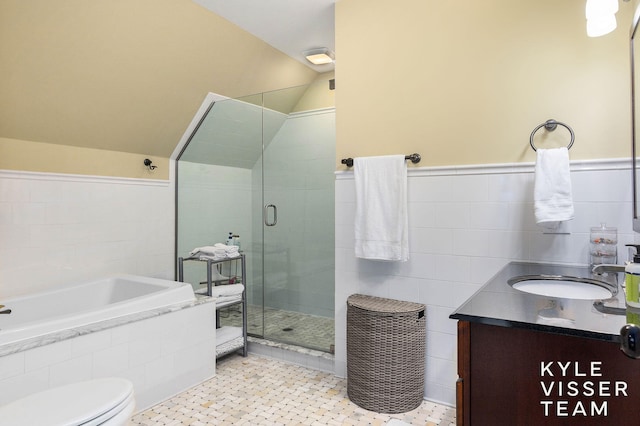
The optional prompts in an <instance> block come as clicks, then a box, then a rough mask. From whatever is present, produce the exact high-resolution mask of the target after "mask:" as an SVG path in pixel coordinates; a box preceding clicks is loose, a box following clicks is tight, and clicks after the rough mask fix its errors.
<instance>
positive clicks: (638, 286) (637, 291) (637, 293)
mask: <svg viewBox="0 0 640 426" xmlns="http://www.w3.org/2000/svg"><path fill="white" fill-rule="evenodd" d="M626 246H627V247H634V248H635V250H636V252H635V254H634V255H633V260H632V261H631V262H629V263H627V266H625V268H624V284H625V287H626V293H627V295H626V301H627V306H630V307H631V308H635V309H640V244H626Z"/></svg>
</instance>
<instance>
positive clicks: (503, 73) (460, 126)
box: [336, 0, 634, 169]
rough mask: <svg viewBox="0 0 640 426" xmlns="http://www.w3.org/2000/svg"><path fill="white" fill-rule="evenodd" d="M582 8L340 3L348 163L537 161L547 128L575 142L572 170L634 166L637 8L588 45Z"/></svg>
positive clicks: (559, 140) (624, 10) (373, 0)
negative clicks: (598, 164) (592, 163)
mask: <svg viewBox="0 0 640 426" xmlns="http://www.w3.org/2000/svg"><path fill="white" fill-rule="evenodd" d="M584 7H585V0H563V1H557V0H485V1H474V0H457V1H442V0H398V1H395V0H338V2H337V3H336V52H337V53H336V81H337V94H336V111H337V135H336V137H337V161H338V163H339V160H340V158H344V157H354V156H368V155H386V154H398V153H404V154H409V153H412V152H419V153H421V154H422V158H423V160H422V162H421V163H420V164H419V165H420V166H439V165H463V164H483V163H509V162H527V161H534V159H535V153H534V152H533V150H532V149H531V148H530V147H529V136H530V134H531V131H532V130H533V129H534V128H535V127H536V126H537V125H538V124H540V123H542V122H544V121H545V120H547V119H549V118H554V119H556V120H559V121H562V122H565V123H567V124H568V125H570V126H571V127H572V128H573V130H574V131H575V134H576V141H575V145H574V146H573V148H572V149H571V152H570V156H571V158H572V159H589V158H619V157H628V156H630V106H629V104H630V98H629V96H630V95H629V53H628V41H627V39H628V29H629V26H630V23H631V18H632V16H633V9H634V7H633V5H632V3H626V2H620V11H619V12H618V15H617V17H618V29H617V30H616V31H615V32H614V33H611V34H609V35H606V36H604V37H600V38H588V37H587V35H586V30H585V18H584ZM537 135H542V133H539V134H537ZM549 136H551V137H548V138H546V140H545V138H541V139H538V138H536V144H537V146H539V147H542V148H552V147H555V146H561V145H562V144H566V143H567V142H568V140H569V134H568V133H567V132H565V131H564V130H563V129H560V130H557V131H556V132H554V133H553V134H550V135H549ZM337 167H338V169H343V168H344V166H342V165H339V164H338V166H337Z"/></svg>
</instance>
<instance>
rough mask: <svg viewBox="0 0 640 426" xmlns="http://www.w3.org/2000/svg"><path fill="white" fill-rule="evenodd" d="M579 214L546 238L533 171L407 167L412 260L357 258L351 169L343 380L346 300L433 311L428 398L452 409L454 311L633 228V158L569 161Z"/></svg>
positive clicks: (347, 178)
mask: <svg viewBox="0 0 640 426" xmlns="http://www.w3.org/2000/svg"><path fill="white" fill-rule="evenodd" d="M571 168H572V172H571V180H572V186H573V199H574V205H575V218H574V219H573V220H572V221H571V222H569V223H567V224H566V229H567V230H568V231H569V232H570V233H569V234H564V235H553V234H544V233H543V232H542V230H541V229H540V228H539V227H537V225H536V224H535V219H534V215H533V184H534V175H533V165H531V164H519V165H504V166H502V165H500V166H486V167H482V166H480V167H457V168H453V167H452V168H447V167H441V168H435V169H429V168H428V167H426V168H421V169H410V171H409V178H408V193H409V227H410V232H409V240H410V250H411V258H410V260H409V261H408V262H406V263H386V262H375V261H367V260H362V259H357V258H356V257H355V256H354V231H353V226H354V212H355V192H354V191H355V189H354V182H353V174H352V173H338V174H337V179H336V354H335V368H336V374H337V375H339V376H340V377H345V376H346V369H347V366H346V300H347V297H348V296H349V295H351V294H354V293H362V294H369V295H374V296H380V297H388V298H393V299H399V300H407V301H415V302H420V303H424V304H426V305H427V343H426V355H427V358H426V366H425V367H426V383H425V397H426V398H427V399H429V400H432V401H435V402H442V403H445V404H455V381H456V378H457V373H456V368H457V367H456V356H457V352H456V349H457V348H456V321H454V320H451V319H449V315H450V314H451V313H452V312H453V311H454V310H455V309H456V308H457V307H458V306H459V305H461V304H462V303H463V302H464V301H465V300H466V299H467V298H468V297H469V296H471V295H472V294H473V293H474V292H475V291H476V290H478V289H479V288H480V287H481V286H482V284H484V283H485V282H486V281H487V280H488V279H489V278H491V276H493V275H494V274H495V273H496V272H498V270H499V269H500V268H501V267H502V266H504V265H505V264H507V263H508V262H510V261H512V260H523V261H543V262H557V263H573V264H587V262H588V258H587V256H588V241H589V228H590V227H592V226H596V225H598V224H600V223H602V222H605V223H607V225H608V226H615V227H617V228H618V255H619V261H625V260H627V249H626V248H625V247H624V244H628V243H634V242H636V241H637V237H636V234H635V233H634V232H633V230H632V227H631V217H632V193H631V191H632V189H631V171H630V161H629V160H626V159H625V160H603V161H589V162H572V166H571Z"/></svg>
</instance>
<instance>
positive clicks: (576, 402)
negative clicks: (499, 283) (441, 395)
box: [456, 320, 640, 426]
mask: <svg viewBox="0 0 640 426" xmlns="http://www.w3.org/2000/svg"><path fill="white" fill-rule="evenodd" d="M458 375H459V379H458V382H457V384H456V394H457V424H458V425H464V426H502V425H504V426H525V425H532V426H533V425H535V426H539V425H545V426H546V425H581V426H583V425H585V426H586V425H599V426H601V425H621V426H624V425H638V424H640V360H633V359H631V358H628V357H626V356H625V355H624V354H623V353H622V352H621V351H620V349H619V344H618V343H615V342H607V341H603V340H598V339H596V338H584V337H576V336H570V335H562V334H555V333H551V332H544V331H538V330H533V329H527V328H517V327H502V326H496V325H487V324H482V323H478V322H468V321H462V320H461V321H459V322H458Z"/></svg>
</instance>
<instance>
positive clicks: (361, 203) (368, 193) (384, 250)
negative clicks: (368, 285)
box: [353, 155, 409, 262]
mask: <svg viewBox="0 0 640 426" xmlns="http://www.w3.org/2000/svg"><path fill="white" fill-rule="evenodd" d="M353 166H354V169H353V173H354V178H355V186H356V221H355V239H356V241H355V243H356V244H355V246H356V247H355V249H356V250H355V252H356V257H360V258H362V259H373V260H388V261H401V262H405V261H407V260H409V220H408V215H407V163H406V161H405V159H404V155H385V156H380V157H366V158H354V161H353Z"/></svg>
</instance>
